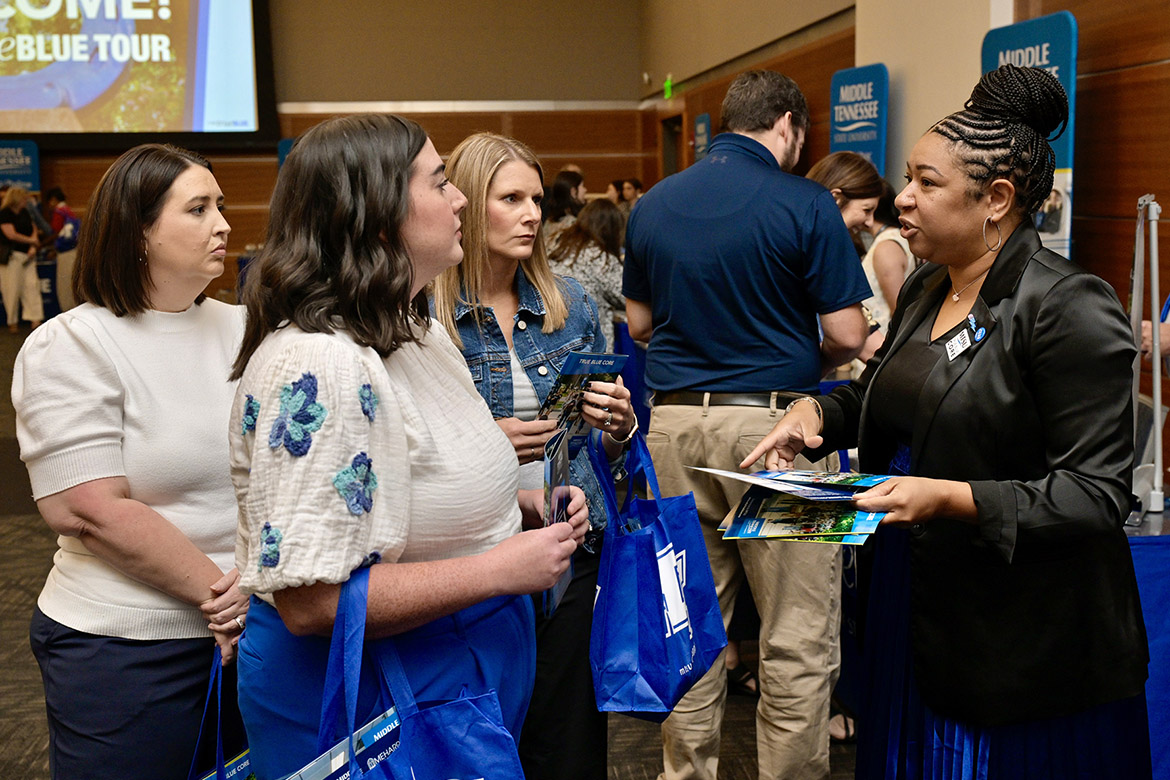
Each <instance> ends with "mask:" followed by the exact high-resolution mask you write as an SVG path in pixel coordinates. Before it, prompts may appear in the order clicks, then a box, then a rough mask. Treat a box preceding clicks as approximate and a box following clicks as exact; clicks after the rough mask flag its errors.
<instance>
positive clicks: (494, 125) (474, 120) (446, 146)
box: [403, 111, 508, 157]
mask: <svg viewBox="0 0 1170 780" xmlns="http://www.w3.org/2000/svg"><path fill="white" fill-rule="evenodd" d="M403 116H406V117H409V118H411V119H413V120H414V121H416V122H418V123H419V124H420V125H422V127H423V129H424V130H426V131H427V135H429V136H430V138H431V142H432V143H434V145H435V149H437V150H438V152H439V154H441V155H443V156H444V157H446V156H447V155H449V154H451V152H452V151H453V150H454V149H455V147H456V146H458V145H459V142H460V141H462V140H463V139H464V138H466V137H467V136H469V135H471V134H472V133H478V132H486V133H503V134H507V133H508V131H507V129H506V128H505V119H506V117H505V115H504V114H501V113H498V112H483V113H480V112H470V111H466V112H458V113H449V114H437V113H436V114H403Z"/></svg>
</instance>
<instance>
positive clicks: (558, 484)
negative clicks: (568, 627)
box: [542, 428, 573, 617]
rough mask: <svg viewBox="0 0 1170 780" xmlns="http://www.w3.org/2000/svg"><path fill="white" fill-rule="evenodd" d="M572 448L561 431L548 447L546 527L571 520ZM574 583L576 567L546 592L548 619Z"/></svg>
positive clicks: (545, 472) (545, 473) (545, 480)
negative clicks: (570, 475)
mask: <svg viewBox="0 0 1170 780" xmlns="http://www.w3.org/2000/svg"><path fill="white" fill-rule="evenodd" d="M569 501H570V490H569V445H568V431H566V430H565V429H564V428H561V429H559V430H558V431H557V432H556V433H554V434H553V435H552V438H550V439H549V440H548V441H547V442H545V445H544V524H545V526H549V525H552V524H553V523H565V522H568V520H569ZM572 581H573V566H572V564H570V565H569V568H567V569H565V573H564V574H562V575H561V578H560V579H559V580H557V583H556V584H555V585H553V586H552V587H551V588H549V589H548V590H546V591H545V592H544V598H543V599H542V603H543V607H544V615H545V617H551V616H552V614H553V612H555V611H556V608H557V605H559V604H560V603H561V599H562V598H563V597H564V595H565V591H566V590H568V589H569V583H570V582H572Z"/></svg>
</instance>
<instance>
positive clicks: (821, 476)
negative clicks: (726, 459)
mask: <svg viewBox="0 0 1170 780" xmlns="http://www.w3.org/2000/svg"><path fill="white" fill-rule="evenodd" d="M690 468H692V469H695V470H696V471H703V472H706V473H708V474H712V475H714V476H716V477H723V478H727V479H734V480H738V481H740V482H746V483H748V484H749V485H751V487H750V488H748V492H747V493H745V494H744V497H743V499H742V500H740V502H739V506H737V507H736V510H735V513H734V514H733V515H729V516H728V517H727V518H725V519H724V521H723V523H722V524H721V525H720V526H719V530H721V531H722V532H723V538H724V539H784V540H788V541H800V542H821V543H829V544H863V543H864V542H865V540H866V538H868V536H869V535H870V534H872V533H874V532H875V531H876V530H877V527H878V524H879V523H880V522H881V521H882V518H884V517H885V516H886V515H885V513H884V512H876V513H875V512H863V511H861V510H859V509H857V507H856V506H854V504H853V496H854V495H855V494H856V493H858V492H861V491H864V490H868V489H869V488H871V487H873V486H874V485H880V484H881V483H882V482H885V481H886V480H887V479H889V478H890V477H889V476H888V475H883V474H854V473H851V472H829V471H757V472H755V473H753V474H743V473H741V472H738V471H723V470H721V469H707V468H699V467H696V466H691V467H690Z"/></svg>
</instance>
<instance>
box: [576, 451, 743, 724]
mask: <svg viewBox="0 0 1170 780" xmlns="http://www.w3.org/2000/svg"><path fill="white" fill-rule="evenodd" d="M589 452H590V457H591V459H592V462H593V467H594V471H596V472H597V479H598V482H599V483H600V484H601V488H602V494H603V496H604V498H605V503H606V512H607V515H608V517H609V522H608V524H607V525H606V528H605V544H604V546H603V547H602V551H601V564H600V571H599V573H598V577H597V596H596V600H595V602H594V605H593V631H592V634H591V636H590V639H589V664H590V666H591V667H592V669H593V687H594V692H595V694H596V697H597V709H598V710H600V711H602V712H624V713H627V714H630V715H635V716H637V717H640V718H645V719H647V720H653V721H658V722H661V721H663V720H665V719H666V716H667V715H669V714H670V711H671V710H672V709H673V708H674V706H675V705H676V704H678V701H679V699H681V698H682V697H683V695H684V694H685V693H686V692H687V691H689V690H690V689H691V686H693V685H694V684H695V683H696V682H698V681H699V678H700V677H702V676H703V675H704V674H705V673H706V672H707V670H708V669H710V668H711V664H712V663H714V662H715V660H716V659H717V658H718V657H719V654H720V653H721V652H722V651H723V648H724V647H726V646H727V634H726V633H725V632H724V630H723V616H722V614H721V613H720V612H719V599H718V597H717V595H716V593H715V580H714V578H713V577H712V576H711V564H710V563H709V562H708V560H707V547H706V545H705V544H704V542H703V531H702V528H701V527H700V525H699V513H698V511H697V510H696V508H695V497H694V495H693V494H691V493H688V494H686V495H685V496H673V497H669V498H664V497H663V496H662V491H661V490H659V488H658V479H657V478H656V477H655V475H654V464H653V462H652V461H651V459H650V451H649V450H648V449H647V448H646V440H645V439H644V438H643V437H642V435H641V434H637V435H636V436H635V437H634V440H633V442H632V443H631V445H630V452H629V455H628V456H627V460H626V469H627V470H628V472H629V474H630V487H631V489H630V491H629V493H628V494H627V496H626V500H625V504H624V506H622V507H620V508H619V507H618V505H617V498H616V491H615V489H614V484H613V476H612V474H611V472H610V469H609V464H608V463H607V461H606V457H605V454H604V452H602V450H601V448H600V444H599V443H598V442H597V441H596V437H590V440H589ZM641 482H644V483H645V484H646V486H647V489H648V490H649V494H650V495H651V496H652V498H649V499H642V498H633V499H632V500H631V497H632V496H633V494H634V490H633V487H634V485H635V484H638V483H641Z"/></svg>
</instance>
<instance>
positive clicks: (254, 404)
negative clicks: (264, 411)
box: [241, 393, 260, 435]
mask: <svg viewBox="0 0 1170 780" xmlns="http://www.w3.org/2000/svg"><path fill="white" fill-rule="evenodd" d="M258 419H260V402H259V401H257V400H256V399H255V398H253V397H252V395H251V393H249V394H246V395H245V396H244V418H243V420H242V422H241V427H242V428H243V433H244V434H245V435H246V434H247V433H248V432H249V431H254V430H256V421H257V420H258Z"/></svg>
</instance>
